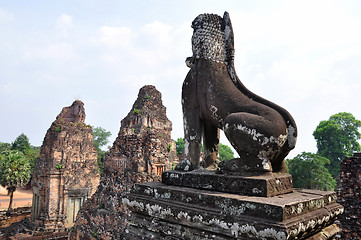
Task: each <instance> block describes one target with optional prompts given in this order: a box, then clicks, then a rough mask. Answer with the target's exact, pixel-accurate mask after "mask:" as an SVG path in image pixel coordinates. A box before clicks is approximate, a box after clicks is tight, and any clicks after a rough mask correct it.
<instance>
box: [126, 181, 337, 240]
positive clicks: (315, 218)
mask: <svg viewBox="0 0 361 240" xmlns="http://www.w3.org/2000/svg"><path fill="white" fill-rule="evenodd" d="M122 202H123V204H125V205H126V206H128V207H129V208H130V210H131V211H132V214H131V216H130V218H129V223H128V228H127V229H126V231H125V237H126V239H202V240H206V239H219V240H220V239H222V240H223V239H277V240H286V239H329V238H330V237H331V236H333V235H334V234H336V233H337V232H338V228H337V226H335V225H334V224H333V221H334V220H335V218H336V217H337V216H338V215H339V214H341V213H342V212H343V207H342V206H341V205H339V204H337V203H336V195H335V193H334V192H324V191H318V190H300V189H296V190H295V191H293V192H292V193H288V194H283V195H278V196H273V197H256V196H245V195H238V194H230V193H222V192H216V191H208V190H200V189H193V188H187V187H177V186H168V185H165V184H162V183H143V184H137V185H135V186H134V188H133V190H132V191H131V192H130V194H128V195H126V196H124V197H123V198H122Z"/></svg>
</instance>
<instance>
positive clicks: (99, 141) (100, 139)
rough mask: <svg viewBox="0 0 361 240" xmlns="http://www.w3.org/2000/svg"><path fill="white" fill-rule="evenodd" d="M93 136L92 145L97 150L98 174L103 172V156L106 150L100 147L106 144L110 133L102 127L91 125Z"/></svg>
mask: <svg viewBox="0 0 361 240" xmlns="http://www.w3.org/2000/svg"><path fill="white" fill-rule="evenodd" d="M92 128H93V136H94V146H95V148H96V150H97V152H98V161H97V162H98V166H99V170H100V174H101V173H102V172H103V162H104V156H105V154H106V153H107V152H108V151H104V150H102V147H104V146H105V145H107V144H108V142H109V137H110V136H111V135H112V134H111V132H109V131H107V130H105V129H104V128H102V127H94V126H93V127H92Z"/></svg>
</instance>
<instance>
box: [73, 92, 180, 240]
mask: <svg viewBox="0 0 361 240" xmlns="http://www.w3.org/2000/svg"><path fill="white" fill-rule="evenodd" d="M171 130H172V124H171V122H170V121H169V120H168V118H167V116H166V108H165V107H164V106H163V103H162V99H161V93H160V92H159V91H158V90H157V89H156V88H155V87H154V86H144V87H143V88H141V89H140V91H139V94H138V98H137V100H136V101H135V103H134V104H133V106H132V109H131V110H130V112H129V113H128V115H127V116H126V117H125V118H124V119H123V120H122V121H121V128H120V130H119V134H118V137H117V138H116V140H115V142H114V143H113V146H112V148H111V149H110V151H109V154H108V155H107V156H106V157H105V159H104V172H103V174H102V177H101V180H100V184H99V187H98V189H97V192H96V193H95V194H94V195H93V197H92V198H91V200H89V201H87V202H86V203H85V205H84V206H83V208H82V209H81V210H80V212H79V214H78V217H77V221H76V223H75V226H74V228H73V230H72V232H71V235H70V239H98V238H99V239H123V234H124V229H125V227H126V225H127V218H128V214H129V211H128V209H127V207H126V206H125V205H124V204H123V202H122V201H121V199H122V197H123V195H124V193H126V192H128V190H129V189H130V188H131V187H132V186H133V185H134V183H140V182H149V181H159V180H160V178H161V174H162V172H163V171H164V170H169V169H171V167H172V162H173V161H176V160H177V157H176V153H175V143H174V141H173V140H172V139H171ZM125 239H127V238H125Z"/></svg>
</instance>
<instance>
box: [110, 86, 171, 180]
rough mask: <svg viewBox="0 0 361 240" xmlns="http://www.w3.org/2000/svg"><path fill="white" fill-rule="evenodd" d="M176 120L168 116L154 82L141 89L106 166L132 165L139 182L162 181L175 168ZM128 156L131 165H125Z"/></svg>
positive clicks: (121, 167) (122, 167)
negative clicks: (174, 129) (164, 174)
mask: <svg viewBox="0 0 361 240" xmlns="http://www.w3.org/2000/svg"><path fill="white" fill-rule="evenodd" d="M171 131H172V123H171V122H170V121H169V120H168V118H167V115H166V108H165V107H164V106H163V103H162V96H161V93H160V92H159V91H158V90H157V89H156V88H155V87H154V86H151V85H146V86H144V87H142V88H141V89H140V90H139V94H138V98H137V100H136V101H135V102H134V104H133V107H132V109H131V110H130V112H129V113H128V115H127V116H126V117H125V118H124V119H123V120H122V121H121V128H120V131H119V134H118V137H117V139H116V140H115V142H114V144H113V147H112V148H111V150H110V154H109V155H108V157H106V160H105V161H104V168H107V167H110V168H113V169H114V168H115V169H117V168H120V170H121V169H124V168H125V167H127V168H130V169H131V170H132V172H134V173H136V176H137V182H144V181H159V180H160V179H161V178H160V177H161V175H162V172H163V171H164V170H170V169H171V168H172V162H173V161H175V159H176V158H177V157H176V154H175V143H174V141H173V140H172V139H171ZM125 158H128V159H131V164H132V165H131V166H125V164H126V161H124V159H125Z"/></svg>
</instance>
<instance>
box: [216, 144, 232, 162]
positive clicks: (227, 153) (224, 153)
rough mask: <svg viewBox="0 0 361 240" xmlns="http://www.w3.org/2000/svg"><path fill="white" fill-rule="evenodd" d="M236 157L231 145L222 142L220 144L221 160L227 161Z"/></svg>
mask: <svg viewBox="0 0 361 240" xmlns="http://www.w3.org/2000/svg"><path fill="white" fill-rule="evenodd" d="M233 158H234V153H233V151H232V149H231V148H230V147H228V146H227V145H224V144H222V143H220V144H219V160H221V161H226V160H229V159H233Z"/></svg>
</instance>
